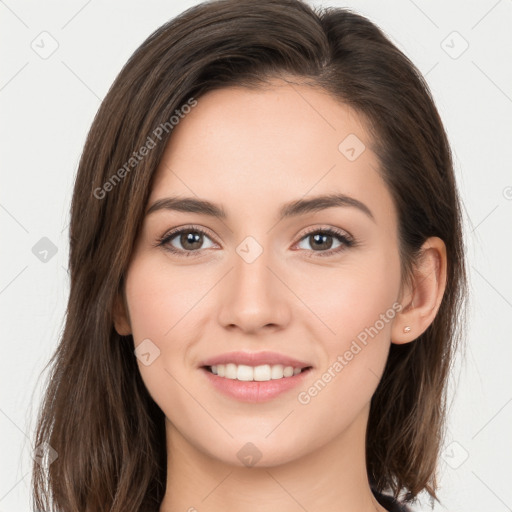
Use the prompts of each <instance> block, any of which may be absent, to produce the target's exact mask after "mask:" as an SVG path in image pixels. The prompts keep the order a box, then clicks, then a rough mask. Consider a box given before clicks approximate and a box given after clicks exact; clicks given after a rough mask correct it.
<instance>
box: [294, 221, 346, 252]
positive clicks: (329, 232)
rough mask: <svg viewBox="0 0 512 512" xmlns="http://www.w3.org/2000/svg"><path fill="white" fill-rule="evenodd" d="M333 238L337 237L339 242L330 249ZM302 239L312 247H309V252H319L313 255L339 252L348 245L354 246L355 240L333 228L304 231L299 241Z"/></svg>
mask: <svg viewBox="0 0 512 512" xmlns="http://www.w3.org/2000/svg"><path fill="white" fill-rule="evenodd" d="M333 238H335V239H337V240H338V242H339V246H338V247H337V248H335V249H331V247H332V245H333V242H332V239H333ZM302 241H306V242H307V243H309V244H310V246H311V247H313V249H310V251H311V252H316V253H319V254H315V255H314V256H313V257H316V256H320V257H324V256H332V255H333V254H337V253H340V252H341V251H343V250H345V249H346V248H348V247H353V246H355V241H354V239H353V238H352V237H350V236H349V235H348V234H346V233H344V232H342V231H338V230H336V229H333V228H325V229H316V230H313V231H309V233H306V235H305V236H303V237H302V238H301V242H302ZM301 242H299V243H301Z"/></svg>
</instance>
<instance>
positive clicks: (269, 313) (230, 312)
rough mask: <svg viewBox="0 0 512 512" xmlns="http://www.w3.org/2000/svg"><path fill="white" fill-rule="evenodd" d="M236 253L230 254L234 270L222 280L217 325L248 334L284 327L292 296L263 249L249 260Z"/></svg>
mask: <svg viewBox="0 0 512 512" xmlns="http://www.w3.org/2000/svg"><path fill="white" fill-rule="evenodd" d="M251 250H254V248H252V249H251ZM240 254H242V256H241V255H240ZM240 254H239V253H238V252H237V253H235V254H234V257H233V265H234V268H233V269H232V270H231V272H229V273H228V275H227V276H226V277H225V278H224V279H223V281H222V293H221V297H220V304H221V305H220V309H219V315H218V321H219V324H220V325H221V326H222V327H224V328H225V329H229V330H236V329H239V330H240V331H243V332H244V333H251V334H257V333H258V332H259V331H265V332H267V331H268V330H274V331H278V330H281V329H284V328H286V326H287V325H288V323H289V321H290V304H289V300H290V299H291V296H292V295H293V294H291V292H290V291H289V290H288V288H287V287H286V284H285V281H286V280H285V278H284V276H280V275H279V274H280V272H279V269H278V265H276V264H275V262H274V263H273V262H272V258H271V256H270V251H265V250H263V252H262V253H261V254H260V255H259V256H257V257H256V259H254V260H253V261H251V258H247V257H246V255H245V254H244V253H243V252H240Z"/></svg>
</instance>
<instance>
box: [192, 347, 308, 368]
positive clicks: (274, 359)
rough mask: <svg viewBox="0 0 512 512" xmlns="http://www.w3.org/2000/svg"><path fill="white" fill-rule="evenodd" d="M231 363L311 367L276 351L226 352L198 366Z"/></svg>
mask: <svg viewBox="0 0 512 512" xmlns="http://www.w3.org/2000/svg"><path fill="white" fill-rule="evenodd" d="M228 363H233V364H236V365H241V364H243V365H247V366H260V365H264V364H268V365H271V366H272V365H276V364H282V365H283V366H293V368H308V367H312V366H313V365H312V364H311V363H308V362H305V361H300V360H299V359H295V358H293V357H290V356H287V355H284V354H279V353H277V352H270V351H262V352H241V351H238V352H226V353H225V354H219V355H217V356H214V357H210V358H208V359H205V360H204V361H201V362H200V363H199V366H200V367H207V366H214V365H219V364H228Z"/></svg>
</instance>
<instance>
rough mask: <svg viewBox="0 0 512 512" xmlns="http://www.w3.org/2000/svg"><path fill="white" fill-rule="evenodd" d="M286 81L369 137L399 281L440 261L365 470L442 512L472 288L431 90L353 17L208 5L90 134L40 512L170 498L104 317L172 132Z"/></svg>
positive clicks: (155, 421)
mask: <svg viewBox="0 0 512 512" xmlns="http://www.w3.org/2000/svg"><path fill="white" fill-rule="evenodd" d="M284 76H286V77H290V76H291V77H295V79H296V80H297V81H301V82H302V83H308V84H312V85H315V86H318V87H321V88H322V89H323V90H325V91H327V92H329V93H331V94H332V95H333V97H335V98H336V99H338V100H339V101H341V102H344V103H346V104H348V105H350V106H351V107H353V108H354V109H355V110H356V111H357V112H358V113H359V114H360V115H361V116H362V117H363V118H364V119H365V121H366V123H367V126H368V129H369V130H370V131H371V133H372V136H373V139H374V140H373V142H374V147H373V148H372V149H373V150H374V151H375V152H376V154H377V156H378V158H379V161H380V172H381V173H382V176H383V178H384V180H385V182H386V184H387V186H388V187H389V190H390V192H391V194H392V197H393V200H394V202H395V205H396V208H397V211H398V216H399V236H400V247H399V250H400V261H401V265H402V278H403V279H407V278H408V276H410V275H411V271H412V269H413V268H414V262H415V261H416V258H418V257H419V255H420V254H419V253H420V247H421V245H422V243H423V242H424V241H425V240H426V239H427V238H428V237H430V236H438V237H440V238H441V239H442V240H443V241H444V242H445V244H446V250H447V258H448V269H447V283H446V291H445V294H444V296H443V300H442V303H441V305H440V308H439V311H438V313H437V316H436V318H435V319H434V321H433V323H432V324H431V325H430V326H429V328H428V329H427V330H426V331H425V332H424V333H423V334H422V335H421V336H420V337H419V338H418V339H417V340H415V341H414V342H412V343H407V344H404V345H395V344H392V346H391V350H390V354H389V358H388V361H387V366H386V368H385V371H384V375H383V377H382V379H381V381H380V383H379V385H378V388H377V390H376V392H375V394H374V396H373V398H372V402H371V410H370V417H369V423H368V429H367V453H366V459H367V460H366V462H367V468H368V477H369V480H370V482H371V484H372V486H373V487H374V488H375V489H377V490H378V491H385V490H390V491H392V492H393V494H394V495H395V496H398V495H399V493H401V494H404V493H405V491H406V494H405V499H406V500H413V499H414V498H415V497H416V496H417V495H418V493H419V492H421V491H422V490H426V491H427V492H428V493H429V494H430V495H431V496H432V497H433V498H436V488H437V484H436V466H437V461H438V457H439V450H440V446H441V442H442V439H443V429H444V422H445V413H446V396H445V393H446V382H447V377H448V375H449V370H450V367H451V361H452V355H453V351H454V348H455V346H456V345H457V343H458V341H460V339H461V338H462V337H461V329H460V328H461V326H463V323H464V322H463V318H464V315H463V311H464V309H463V308H462V307H461V306H462V303H463V302H464V301H465V299H466V293H467V292H466V286H467V285H466V267H465V261H464V250H463V241H462V225H461V224H462V219H461V208H460V203H459V197H458V192H457V188H456V183H455V178H454V171H453V166H452V157H451V153H450V148H449V143H448V140H447V136H446V133H445V130H444V129H443V125H442V123H441V119H440V117H439V114H438V111H437V109H436V107H435V105H434V101H433V99H432V96H431V93H430V91H429V88H428V86H427V84H426V82H425V80H424V79H423V77H422V76H421V74H420V73H419V72H418V71H417V69H416V68H415V66H414V65H413V64H412V63H411V61H410V60H409V59H408V58H407V57H406V56H405V55H404V54H403V53H402V52H400V51H399V50H398V49H397V48H396V47H395V46H394V45H393V44H392V43H391V42H390V40H389V39H388V38H387V37H386V36H385V35H384V34H383V33H382V32H381V30H379V28H377V27H376V26H375V25H374V24H372V23H371V22H370V21H369V20H367V19H366V18H365V17H363V16H360V15H358V14H356V13H354V12H351V11H350V10H347V9H342V8H313V7H311V6H309V5H307V4H306V3H304V2H302V1H301V0H275V1H274V0H260V1H258V2H253V1H251V0H242V1H240V0H236V1H234V0H216V1H210V2H206V3H203V4H199V5H196V6H194V7H192V8H190V9H188V10H186V11H184V12H183V13H182V14H180V15H179V16H177V17H176V18H174V19H172V20H170V21H169V22H167V23H165V24H164V25H163V26H161V27H160V28H158V29H157V30H156V31H155V32H153V33H152V34H151V35H150V36H149V37H148V38H147V39H146V41H144V43H143V44H142V45H141V46H140V47H139V48H138V49H137V50H136V51H135V53H134V54H133V55H132V57H131V58H130V59H129V61H128V62H127V63H126V64H125V66H124V67H123V69H122V70H121V72H120V73H119V75H118V76H117V78H116V80H115V81H114V83H113V85H112V87H111V88H110V90H109V92H108V94H107V95H106V96H105V98H104V100H103V102H102V104H101V106H100V108H99V110H98V113H97V115H96V117H95V119H94V122H93V124H92V126H91V129H90V131H89V134H88V137H87V140H86V143H85V147H84V150H83V153H82V156H81V159H80V163H79V168H78V172H77V176H76V181H75V184H74V191H73V197H72V204H71V223H70V232H69V235H70V256H69V274H70V295H69V302H68V307H67V311H66V319H65V327H64V331H63V333H62V337H61V340H60V343H59V345H58V347H57V349H56V351H55V353H54V354H53V356H52V358H51V360H50V361H49V363H48V365H51V372H50V375H49V376H48V381H47V388H46V394H45V396H44V400H43V403H42V404H41V407H40V410H39V413H38V420H37V429H36V436H35V446H39V447H40V446H44V447H46V448H48V449H50V447H51V449H52V450H55V452H56V454H57V455H58V456H57V458H56V459H55V460H54V461H53V462H52V463H51V464H49V466H48V465H47V467H45V466H44V465H41V464H40V463H39V462H35V463H34V466H33V475H32V477H33V501H34V506H35V507H36V508H38V509H44V510H50V507H53V508H51V509H52V510H59V511H66V512H79V511H80V512H83V511H90V512H97V511H99V510H104V511H107V510H108V511H111V512H121V511H122V512H125V511H126V510H130V511H131V510H133V511H135V510H137V511H155V510H158V507H159V505H160V503H161V501H162V499H163V496H164V493H165V485H166V442H165V427H164V415H163V413H162V411H161V410H160V408H159V407H158V406H157V405H156V404H155V402H154V401H153V400H152V398H151V397H150V395H149V393H148V391H147V389H146V388H145V386H144V383H143V381H142V379H141V376H140V374H139V371H138V366H137V364H136V357H135V355H134V346H133V339H132V336H121V335H119V334H118V333H117V332H116V331H115V329H114V326H113V314H112V313H113V307H114V303H115V299H116V297H117V296H118V294H120V293H122V291H123V276H124V273H125V271H126V269H127V265H128V263H129V260H130V256H131V253H132V248H133V246H134V242H135V240H136V239H137V236H138V234H139V231H140V228H141V224H142V219H143V216H144V209H145V206H146V203H147V200H148V197H149V193H150V190H151V186H152V180H153V176H154V174H155V170H156V169H157V167H158V164H159V161H160V159H161V157H162V154H163V151H164V149H165V146H166V143H167V141H168V140H169V138H170V137H171V135H172V127H173V126H172V125H173V123H172V122H171V121H170V119H171V118H172V117H173V116H178V117H179V116H180V113H183V112H184V111H186V110H185V105H189V107H188V108H192V107H191V105H193V102H194V101H196V102H199V104H200V102H201V99H200V98H201V95H202V94H204V93H205V92H206V91H210V90H213V89H216V88H221V87H224V86H227V85H242V86H245V87H258V86H261V85H264V84H265V82H266V81H267V80H268V79H269V78H276V77H284ZM150 140H151V142H150ZM143 146H145V147H146V148H147V150H146V151H145V152H144V155H142V153H143V151H142V149H141V148H142V147H143ZM134 155H136V156H134ZM122 169H124V171H122ZM52 453H54V452H52Z"/></svg>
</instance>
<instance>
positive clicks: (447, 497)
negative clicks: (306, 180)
mask: <svg viewBox="0 0 512 512" xmlns="http://www.w3.org/2000/svg"><path fill="white" fill-rule="evenodd" d="M196 3H198V2H194V1H176V2H170V1H166V2H164V1H157V0H153V1H146V2H144V3H143V2H138V3H137V2H134V1H133V0H129V1H124V2H120V1H117V2H99V1H98V0H89V1H84V0H72V1H67V2H64V1H62V0H61V1H47V2H36V1H35V0H31V1H25V2H21V1H16V0H5V1H0V38H1V44H0V52H1V60H2V64H1V68H0V106H1V120H2V122H1V130H2V133H1V136H0V140H1V141H2V143H1V154H0V163H1V167H0V168H1V172H2V176H1V179H2V181H1V188H0V223H1V227H2V249H1V252H0V257H1V275H0V305H1V312H2V322H1V324H0V325H1V336H2V345H1V346H2V357H0V375H1V379H2V381H1V387H0V389H1V390H2V392H1V396H0V434H1V435H0V460H1V473H0V512H8V511H16V512H24V511H28V510H30V502H29V492H30V478H31V475H30V464H31V447H32V437H31V436H32V433H33V429H34V425H35V411H36V409H37V406H38V404H39V400H40V396H41V389H42V388H41V384H42V381H43V380H42V377H41V372H42V371H43V368H44V365H45V364H46V362H47V361H48V358H49V357H50V355H51V354H52V353H53V350H54V349H55V347H56V345H57V343H58V339H59V335H60V334H61V331H62V327H63V317H64V312H65V308H66V302H67V296H68V291H69V282H68V275H67V270H66V269H67V256H68V247H69V246H68V240H67V235H68V233H67V226H68V222H69V216H68V213H69V206H70V199H71V192H72V185H73V179H74V175H75V172H76V169H77V165H78V160H79V157H80V154H81V151H82V147H83V144H84V141H85V136H86V134H87V131H88V129H89V127H90V124H91V122H92V120H93V117H94V114H95V112H96V110H97V109H98V107H99V104H100V101H101V99H102V98H103V97H104V95H105V94H106V92H107V90H108V88H109V86H110V85H111V83H112V81H113V80H114V78H115V77H116V75H117V73H118V72H119V71H120V69H121V67H122V65H123V64H124V63H125V62H126V60H127V59H128V58H129V57H130V55H131V54H132V53H133V51H134V50H135V49H136V48H137V47H138V46H139V45H140V44H141V43H142V42H143V40H144V39H145V38H146V37H147V36H148V35H149V34H150V33H151V32H153V30H155V29H156V28H157V27H159V26H160V25H162V24H163V23H164V22H165V21H167V20H168V19H170V18H172V17H174V16H175V15H176V14H178V13H180V12H182V11H183V10H184V9H186V8H188V7H190V6H192V5H195V4H196ZM311 3H312V4H314V5H334V6H346V7H350V8H352V9H354V10H355V11H357V12H359V13H360V14H363V15H366V16H368V17H369V18H370V19H371V20H372V21H374V22H375V23H377V24H378V25H379V26H380V27H381V28H382V29H383V30H384V31H385V32H386V33H387V34H388V35H389V36H390V37H391V39H392V40H393V41H394V42H395V44H397V46H398V47H399V48H400V49H401V50H402V51H403V52H404V53H405V54H406V55H408V56H409V57H410V58H411V59H412V61H413V62H414V63H415V64H416V65H417V66H418V68H419V69H420V70H421V71H422V73H423V74H424V75H426V78H427V80H428V82H429V85H430V87H431V89H432V92H433V95H434V98H435V101H436V104H437V106H438V108H439V110H440V113H441V117H442V119H443V122H444V123H445V126H446V129H447V131H448V135H449V138H450V142H451V144H452V148H453V151H454V156H455V165H456V173H457V180H458V185H459V189H460V193H461V196H462V200H463V203H464V222H465V236H466V245H467V254H468V263H469V265H468V268H469V271H470V286H471V293H472V298H471V304H470V310H469V315H468V318H469V321H470V322H469V325H468V329H467V332H468V337H467V351H466V353H465V356H464V357H463V358H459V359H458V361H457V368H456V370H455V371H454V373H453V377H452V380H451V388H450V389H451V394H450V398H451V408H450V416H449V428H448V439H447V442H446V449H445V451H444V453H443V458H442V460H441V465H440V475H441V491H440V498H441V501H442V505H439V504H436V505H435V508H434V510H436V511H440V510H449V511H450V512H481V511H482V510H486V511H492V512H505V511H510V510H512V486H511V485H510V484H511V483H512V462H511V461H512V436H511V434H510V431H511V429H510V427H511V424H512V372H511V371H510V367H511V363H512V340H511V336H510V326H509V323H508V322H509V319H510V318H511V317H512V275H511V274H512V273H511V272H510V267H511V262H512V243H511V235H512V222H511V221H512V188H511V187H512V171H511V162H512V29H511V27H512V1H511V0H500V1H496V0H482V1H478V2H476V1H472V2H469V1H464V2H463V1H461V0H458V1H452V2H449V3H448V2H441V1H440V0H437V1H427V0H415V1H414V2H413V1H412V0H397V1H392V2H378V1H376V0H374V1H373V2H371V1H352V2H346V3H342V2H335V1H331V2H316V1H314V2H311ZM43 31H46V32H48V33H49V34H50V35H51V36H48V35H43V36H40V34H41V32H43ZM454 31H456V32H457V33H458V34H453V32H454ZM42 37H45V38H46V39H45V48H46V49H48V48H51V44H52V38H53V39H54V40H55V41H56V42H57V43H58V48H57V49H56V51H55V52H54V53H53V54H52V55H51V56H49V57H48V58H46V59H43V58H41V57H40V56H39V55H38V53H36V51H34V50H33V49H32V47H31V45H36V44H39V45H40V46H42V43H41V42H40V41H41V38H42ZM33 41H35V42H34V43H33ZM443 41H444V42H443ZM464 41H466V42H467V44H469V46H468V48H467V50H466V51H464V52H463V53H462V54H460V55H458V54H459V53H461V51H462V50H463V49H464V47H465V44H466V43H465V42H464ZM57 43H55V44H57ZM453 57H457V58H453ZM42 237H48V238H49V239H50V240H51V241H52V242H53V243H54V244H55V246H56V247H57V253H56V254H55V256H54V257H52V258H50V259H49V261H47V262H46V263H44V262H42V261H40V260H39V259H38V258H37V257H36V256H35V255H34V254H33V252H32V247H33V246H34V245H35V244H36V243H37V242H38V241H39V240H40V239H41V238H42ZM43 376H45V374H43ZM448 445H449V446H448ZM422 503H423V504H422V505H417V506H416V507H415V510H416V511H426V510H430V506H429V502H428V500H427V499H423V502H422ZM310 512H314V511H310Z"/></svg>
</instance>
